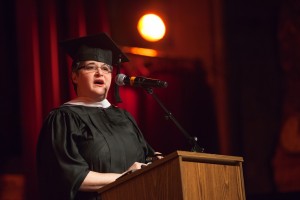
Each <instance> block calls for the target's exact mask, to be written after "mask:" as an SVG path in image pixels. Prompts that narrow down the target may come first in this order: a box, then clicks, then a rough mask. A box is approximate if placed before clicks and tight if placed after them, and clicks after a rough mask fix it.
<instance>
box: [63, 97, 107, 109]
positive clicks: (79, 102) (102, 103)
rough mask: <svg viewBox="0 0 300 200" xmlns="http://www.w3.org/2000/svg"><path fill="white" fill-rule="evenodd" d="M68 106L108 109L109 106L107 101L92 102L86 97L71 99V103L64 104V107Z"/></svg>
mask: <svg viewBox="0 0 300 200" xmlns="http://www.w3.org/2000/svg"><path fill="white" fill-rule="evenodd" d="M68 104H69V105H70V104H71V105H80V106H88V107H100V108H108V107H109V106H110V105H111V104H110V103H109V101H108V100H107V99H104V100H102V101H92V100H91V99H89V98H86V97H77V98H75V99H72V100H71V101H68V102H66V103H64V105H68Z"/></svg>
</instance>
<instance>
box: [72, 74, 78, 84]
mask: <svg viewBox="0 0 300 200" xmlns="http://www.w3.org/2000/svg"><path fill="white" fill-rule="evenodd" d="M72 82H73V83H77V74H76V73H75V72H72Z"/></svg>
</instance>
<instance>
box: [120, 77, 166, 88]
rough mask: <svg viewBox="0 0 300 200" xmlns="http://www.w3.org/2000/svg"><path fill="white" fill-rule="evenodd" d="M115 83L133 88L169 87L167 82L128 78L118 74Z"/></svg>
mask: <svg viewBox="0 0 300 200" xmlns="http://www.w3.org/2000/svg"><path fill="white" fill-rule="evenodd" d="M115 82H116V84H117V85H119V86H123V85H130V86H133V87H144V88H147V87H154V88H166V87H167V86H168V83H167V82H165V81H161V80H157V79H151V78H145V77H141V76H136V77H135V76H131V77H128V76H126V75H124V74H117V76H116V78H115Z"/></svg>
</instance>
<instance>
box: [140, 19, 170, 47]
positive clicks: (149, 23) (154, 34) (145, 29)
mask: <svg viewBox="0 0 300 200" xmlns="http://www.w3.org/2000/svg"><path fill="white" fill-rule="evenodd" d="M137 29H138V31H139V33H140V35H141V36H142V37H143V38H144V39H145V40H147V41H150V42H156V41H158V40H161V39H162V38H163V37H164V35H165V33H166V27H165V24H164V22H163V20H162V19H161V18H160V17H159V16H157V15H155V14H146V15H144V16H142V17H141V18H140V20H139V22H138V25H137Z"/></svg>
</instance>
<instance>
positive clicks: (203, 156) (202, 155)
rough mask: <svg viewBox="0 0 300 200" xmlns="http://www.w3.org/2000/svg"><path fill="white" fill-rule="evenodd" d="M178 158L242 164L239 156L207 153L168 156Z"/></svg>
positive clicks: (176, 153)
mask: <svg viewBox="0 0 300 200" xmlns="http://www.w3.org/2000/svg"><path fill="white" fill-rule="evenodd" d="M172 155H173V156H180V157H182V158H183V159H196V160H197V159H199V160H215V161H224V162H226V161H227V162H243V161H244V159H243V157H239V156H229V155H220V154H209V153H198V152H189V151H175V152H173V153H171V154H170V156H172Z"/></svg>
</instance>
